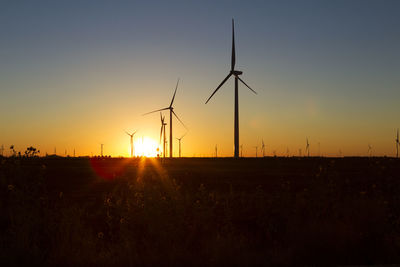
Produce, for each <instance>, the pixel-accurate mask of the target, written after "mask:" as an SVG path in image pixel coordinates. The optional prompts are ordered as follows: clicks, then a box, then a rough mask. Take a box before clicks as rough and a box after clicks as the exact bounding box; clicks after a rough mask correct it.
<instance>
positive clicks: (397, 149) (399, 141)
mask: <svg viewBox="0 0 400 267" xmlns="http://www.w3.org/2000/svg"><path fill="white" fill-rule="evenodd" d="M399 144H400V140H399V129H397V138H396V158H398V157H399Z"/></svg>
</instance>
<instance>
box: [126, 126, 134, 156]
mask: <svg viewBox="0 0 400 267" xmlns="http://www.w3.org/2000/svg"><path fill="white" fill-rule="evenodd" d="M136 132H137V131H134V132H133V133H131V134H130V133H128V132H127V131H125V133H126V134H127V135H129V139H130V141H131V158H133V154H134V149H133V136H134V135H135V133H136Z"/></svg>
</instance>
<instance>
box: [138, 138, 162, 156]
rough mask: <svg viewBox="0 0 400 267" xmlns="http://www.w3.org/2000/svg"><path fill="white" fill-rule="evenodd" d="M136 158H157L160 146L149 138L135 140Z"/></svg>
mask: <svg viewBox="0 0 400 267" xmlns="http://www.w3.org/2000/svg"><path fill="white" fill-rule="evenodd" d="M134 145H135V156H137V157H138V156H145V157H157V148H158V144H157V142H156V141H154V140H153V139H151V138H149V137H146V136H145V137H140V138H138V139H136V140H135V142H134Z"/></svg>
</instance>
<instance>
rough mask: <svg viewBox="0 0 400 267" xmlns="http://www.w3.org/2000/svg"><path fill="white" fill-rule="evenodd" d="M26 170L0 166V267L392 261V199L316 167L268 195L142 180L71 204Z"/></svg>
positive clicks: (36, 167) (398, 230)
mask: <svg viewBox="0 0 400 267" xmlns="http://www.w3.org/2000/svg"><path fill="white" fill-rule="evenodd" d="M30 161H35V163H34V164H21V160H20V159H7V160H5V159H3V160H2V161H1V169H0V190H1V197H0V208H1V214H2V215H1V219H0V259H1V263H2V265H3V266H5V265H21V264H22V265H129V266H133V265H145V266H147V265H177V264H182V265H183V264H185V265H189V264H190V265H227V264H229V265H254V264H262V265H273V266H275V265H299V264H300V265H305V264H316V265H327V264H328V265H329V264H372V263H393V262H399V261H400V257H399V255H400V254H398V251H400V220H399V218H400V216H399V215H400V211H399V207H400V205H399V204H400V200H399V197H398V194H397V193H395V192H392V191H390V190H391V189H390V186H385V185H384V184H382V183H380V182H379V181H374V183H372V184H369V183H370V182H371V181H369V182H366V183H365V184H362V185H359V186H358V187H356V186H355V185H354V184H351V181H347V182H346V181H342V180H341V179H340V177H338V176H337V175H336V174H335V173H334V171H329V170H327V168H326V167H323V168H321V170H320V171H319V172H318V173H317V174H316V175H315V176H312V177H309V178H308V180H307V184H301V185H299V184H295V181H293V180H291V179H290V177H282V178H281V179H280V181H279V188H277V189H278V190H274V191H271V190H270V189H268V190H266V188H265V187H264V186H261V185H254V187H252V188H251V189H250V190H246V191H244V190H240V189H233V187H231V186H229V185H227V187H229V188H225V189H224V190H215V189H213V190H212V189H209V188H208V186H207V184H200V185H199V186H198V187H196V189H188V188H184V187H182V186H181V185H180V184H179V183H178V182H177V181H175V180H174V179H173V177H172V178H171V177H170V178H169V179H160V178H159V177H157V175H156V174H154V173H147V174H145V175H144V176H143V177H142V178H141V179H140V180H139V181H138V180H137V179H133V178H135V177H132V176H131V175H125V176H122V177H119V178H118V179H117V181H112V182H104V183H109V184H108V185H109V187H107V188H108V189H107V190H106V191H105V192H103V194H102V195H101V196H100V197H98V198H87V199H85V197H83V198H80V199H79V200H74V199H72V198H69V197H68V195H67V194H66V193H63V192H51V191H49V190H48V188H47V187H46V179H45V178H44V177H45V173H46V166H45V165H44V163H42V162H41V161H40V159H30ZM192 178H193V179H195V177H192ZM393 183H395V185H396V186H398V183H399V182H398V181H395V182H393Z"/></svg>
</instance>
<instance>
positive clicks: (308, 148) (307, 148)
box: [306, 138, 310, 157]
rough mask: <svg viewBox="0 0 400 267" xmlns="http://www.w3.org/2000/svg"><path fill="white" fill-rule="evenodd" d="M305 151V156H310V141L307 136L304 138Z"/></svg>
mask: <svg viewBox="0 0 400 267" xmlns="http://www.w3.org/2000/svg"><path fill="white" fill-rule="evenodd" d="M306 153H307V157H309V156H310V143H308V138H306Z"/></svg>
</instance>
